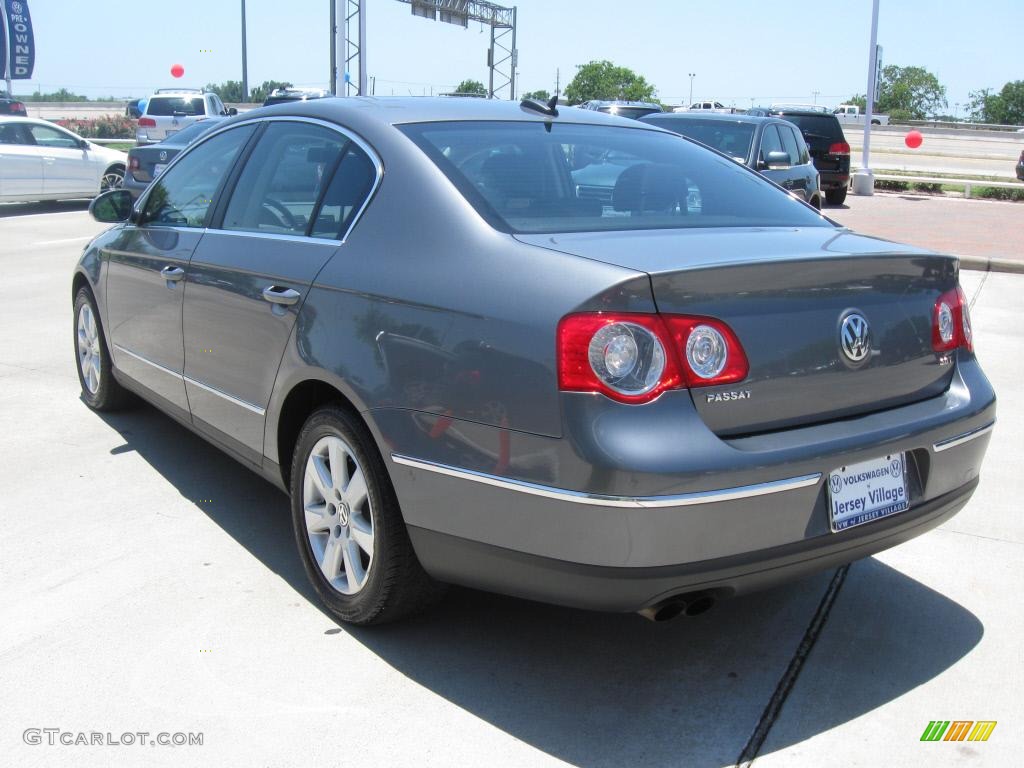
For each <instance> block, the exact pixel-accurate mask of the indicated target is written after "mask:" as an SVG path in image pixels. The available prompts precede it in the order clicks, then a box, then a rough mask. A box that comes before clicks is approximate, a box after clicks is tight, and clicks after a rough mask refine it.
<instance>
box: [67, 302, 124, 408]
mask: <svg viewBox="0 0 1024 768" xmlns="http://www.w3.org/2000/svg"><path fill="white" fill-rule="evenodd" d="M74 331H75V360H76V361H77V363H78V364H77V365H76V366H75V367H76V368H77V369H78V381H79V383H80V384H81V385H82V399H83V400H84V401H85V404H86V405H88V406H89V407H90V408H92V409H93V410H95V411H113V410H116V409H118V408H120V407H122V406H123V405H124V404H125V403H126V402H127V401H128V399H129V395H128V392H127V390H125V389H124V387H122V386H121V385H120V384H118V383H117V380H116V379H115V378H114V375H113V373H111V365H110V351H109V349H108V348H107V340H106V337H105V336H104V334H103V325H102V323H101V322H100V316H99V313H98V312H97V311H96V303H95V301H93V297H92V293H91V292H90V291H89V289H88V288H85V287H83V288H80V289H79V290H78V294H77V295H76V296H75V328H74Z"/></svg>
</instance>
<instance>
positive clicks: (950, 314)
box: [932, 285, 974, 352]
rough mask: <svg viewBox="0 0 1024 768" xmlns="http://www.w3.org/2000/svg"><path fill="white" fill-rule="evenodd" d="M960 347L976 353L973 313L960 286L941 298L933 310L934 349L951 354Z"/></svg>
mask: <svg viewBox="0 0 1024 768" xmlns="http://www.w3.org/2000/svg"><path fill="white" fill-rule="evenodd" d="M958 347H963V348H965V349H966V350H967V351H968V352H973V351H974V331H973V330H972V328H971V311H970V308H969V307H968V305H967V297H966V296H965V295H964V291H963V288H961V287H960V286H959V285H958V286H957V287H956V288H953V289H951V290H948V291H946V292H945V293H944V294H942V295H941V296H939V298H938V299H937V300H936V302H935V309H934V310H932V348H933V349H934V350H935V351H936V352H950V351H952V350H954V349H957V348H958Z"/></svg>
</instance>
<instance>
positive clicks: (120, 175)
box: [100, 165, 124, 194]
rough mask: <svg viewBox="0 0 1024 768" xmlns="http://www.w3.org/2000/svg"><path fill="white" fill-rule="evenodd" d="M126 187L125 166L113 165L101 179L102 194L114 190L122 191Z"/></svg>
mask: <svg viewBox="0 0 1024 768" xmlns="http://www.w3.org/2000/svg"><path fill="white" fill-rule="evenodd" d="M123 185H124V166H121V165H113V166H111V167H110V168H107V170H106V171H105V172H104V174H103V177H102V178H101V179H100V194H103V193H104V192H109V191H110V190H112V189H120V188H121V187H122V186H123Z"/></svg>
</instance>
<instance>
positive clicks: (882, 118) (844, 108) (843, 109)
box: [832, 104, 889, 125]
mask: <svg viewBox="0 0 1024 768" xmlns="http://www.w3.org/2000/svg"><path fill="white" fill-rule="evenodd" d="M832 113H833V114H834V115H835V116H836V117H837V118H839V122H840V123H842V124H843V125H864V113H863V112H861V111H860V107H858V106H857V105H856V104H840V105H839V106H838V107H836V108H835V109H833V110H832ZM871 124H872V125H888V124H889V116H888V115H875V114H872V115H871Z"/></svg>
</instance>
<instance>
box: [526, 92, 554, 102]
mask: <svg viewBox="0 0 1024 768" xmlns="http://www.w3.org/2000/svg"><path fill="white" fill-rule="evenodd" d="M523 98H524V99H536V100H537V101H550V100H551V94H550V93H548V92H547V91H545V90H543V89H541V90H539V91H529V92H528V93H524V94H523Z"/></svg>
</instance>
